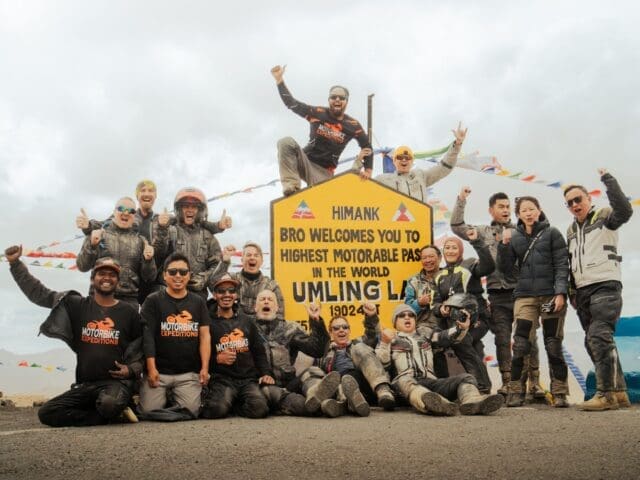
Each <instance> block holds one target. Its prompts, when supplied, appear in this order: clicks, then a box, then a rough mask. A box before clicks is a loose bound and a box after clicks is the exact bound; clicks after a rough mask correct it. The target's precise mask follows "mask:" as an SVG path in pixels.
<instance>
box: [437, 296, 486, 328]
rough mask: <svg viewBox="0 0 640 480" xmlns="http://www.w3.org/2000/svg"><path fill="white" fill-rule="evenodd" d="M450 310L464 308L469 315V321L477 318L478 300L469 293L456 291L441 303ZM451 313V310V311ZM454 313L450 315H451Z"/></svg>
mask: <svg viewBox="0 0 640 480" xmlns="http://www.w3.org/2000/svg"><path fill="white" fill-rule="evenodd" d="M443 305H445V306H446V307H450V308H451V309H452V310H466V311H467V312H469V314H470V315H471V322H472V323H473V322H475V321H476V320H477V319H478V301H477V300H476V298H475V297H474V296H473V295H471V294H470V293H456V294H454V295H451V296H450V297H449V298H447V300H446V301H445V302H444V303H443ZM452 313H453V312H452ZM453 316H454V315H452V317H453Z"/></svg>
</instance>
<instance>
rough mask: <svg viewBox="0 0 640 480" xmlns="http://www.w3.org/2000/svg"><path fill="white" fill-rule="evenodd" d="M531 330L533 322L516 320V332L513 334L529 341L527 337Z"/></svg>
mask: <svg viewBox="0 0 640 480" xmlns="http://www.w3.org/2000/svg"><path fill="white" fill-rule="evenodd" d="M531 328H533V322H532V321H531V320H525V319H524V318H518V319H516V330H515V332H514V336H515V337H524V338H526V339H529V336H530V335H531Z"/></svg>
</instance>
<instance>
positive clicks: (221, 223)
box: [218, 208, 233, 230]
mask: <svg viewBox="0 0 640 480" xmlns="http://www.w3.org/2000/svg"><path fill="white" fill-rule="evenodd" d="M232 226H233V221H232V220H231V217H230V216H228V215H227V209H226V208H225V209H224V210H222V215H221V216H220V220H218V228H220V230H226V229H227V228H231V227H232Z"/></svg>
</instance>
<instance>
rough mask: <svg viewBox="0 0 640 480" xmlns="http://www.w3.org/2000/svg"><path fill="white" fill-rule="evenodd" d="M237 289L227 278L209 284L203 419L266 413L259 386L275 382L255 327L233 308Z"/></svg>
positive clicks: (230, 279)
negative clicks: (208, 356)
mask: <svg viewBox="0 0 640 480" xmlns="http://www.w3.org/2000/svg"><path fill="white" fill-rule="evenodd" d="M238 286H239V284H238V282H237V281H236V280H234V279H233V278H231V277H230V276H229V275H224V276H223V277H222V278H220V279H219V280H218V281H217V282H216V283H215V284H214V285H213V302H212V303H211V305H210V306H209V315H210V317H211V326H210V328H211V344H212V352H213V355H215V356H214V358H212V359H211V363H210V365H209V370H210V373H211V380H210V381H209V391H208V393H207V394H206V395H205V399H204V402H203V406H202V412H201V416H202V417H204V418H223V417H226V416H227V415H229V414H230V413H231V412H232V410H233V411H234V412H235V413H236V414H237V415H241V416H243V417H248V418H264V417H266V416H267V415H268V414H269V407H268V405H267V399H266V398H265V396H264V395H263V394H262V392H261V391H260V385H273V384H274V383H275V380H274V379H273V375H272V373H271V369H270V367H269V361H268V359H267V353H266V351H265V346H264V342H263V340H262V339H261V338H260V333H259V332H258V327H256V324H255V323H254V322H253V321H252V320H251V319H250V318H248V317H245V316H244V315H242V314H238V312H237V311H236V309H235V308H234V307H235V306H236V302H237V300H238V293H237V289H238Z"/></svg>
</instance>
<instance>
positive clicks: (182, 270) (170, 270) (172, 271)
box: [167, 268, 189, 277]
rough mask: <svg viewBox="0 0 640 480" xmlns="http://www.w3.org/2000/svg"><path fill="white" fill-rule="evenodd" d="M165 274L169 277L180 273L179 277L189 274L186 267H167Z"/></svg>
mask: <svg viewBox="0 0 640 480" xmlns="http://www.w3.org/2000/svg"><path fill="white" fill-rule="evenodd" d="M167 274H168V275H169V276H171V277H175V276H176V275H177V274H180V276H181V277H186V276H187V275H188V274H189V269H188V268H167Z"/></svg>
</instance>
